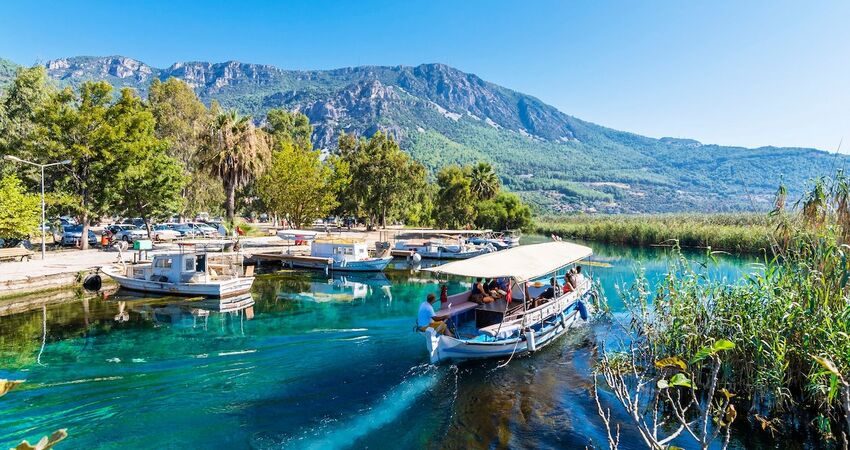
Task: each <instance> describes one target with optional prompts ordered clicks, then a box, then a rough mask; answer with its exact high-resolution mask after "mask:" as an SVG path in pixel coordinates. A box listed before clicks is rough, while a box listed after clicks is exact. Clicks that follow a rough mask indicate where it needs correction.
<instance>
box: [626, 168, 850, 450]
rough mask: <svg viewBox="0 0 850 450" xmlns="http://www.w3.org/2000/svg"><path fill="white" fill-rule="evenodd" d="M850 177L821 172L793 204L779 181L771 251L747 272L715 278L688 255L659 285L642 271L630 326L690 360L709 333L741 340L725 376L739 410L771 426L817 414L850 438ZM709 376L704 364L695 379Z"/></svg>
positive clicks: (633, 289)
mask: <svg viewBox="0 0 850 450" xmlns="http://www.w3.org/2000/svg"><path fill="white" fill-rule="evenodd" d="M849 185H850V184H848V182H847V179H846V178H845V177H844V175H843V173H842V172H839V173H838V174H837V175H836V176H835V177H834V178H822V179H818V180H816V182H815V183H814V185H813V187H812V189H811V191H809V192H808V193H807V194H806V195H804V196H803V198H801V199H800V201H799V202H797V206H798V207H797V208H796V209H795V210H794V211H788V210H787V209H786V208H785V204H784V203H785V200H784V198H780V196H781V195H782V194H783V189H780V190H779V192H778V193H777V194H778V195H777V202H776V209H775V210H774V211H773V212H772V213H771V214H770V215H766V216H765V220H766V221H768V222H764V223H763V224H762V225H760V226H761V227H764V228H768V229H769V230H770V231H769V236H768V238H769V248H770V253H768V254H766V255H765V256H764V258H763V260H762V261H761V263H759V264H757V265H756V266H755V267H754V269H753V271H752V272H751V273H750V274H749V275H747V276H745V277H744V279H743V280H740V282H737V283H734V284H728V283H726V282H723V281H718V280H713V279H711V278H710V275H709V271H707V270H706V269H705V267H704V265H701V264H696V263H694V264H692V263H691V262H690V261H689V260H688V259H687V258H685V257H684V256H681V255H680V257H679V258H678V259H677V261H676V263H675V264H674V266H673V267H671V268H670V270H669V271H668V275H667V277H666V279H665V280H664V282H663V283H661V284H660V285H658V286H657V287H655V289H654V290H653V289H651V288H650V287H649V286H648V284H647V283H646V280H645V279H643V278H641V277H639V278H638V281H637V283H636V284H635V285H634V286H630V287H627V288H626V289H624V290H623V294H624V296H625V300H626V304H627V306H628V307H629V309H630V311H631V314H630V322H629V323H630V331H631V332H632V333H634V336H637V337H640V338H641V339H643V338H644V337H645V338H646V341H647V342H651V343H652V345H653V346H654V354H658V355H668V356H671V357H673V356H675V357H679V358H682V359H683V360H685V361H687V360H689V359H691V358H692V357H693V356H694V355H697V354H698V352H699V351H700V349H701V348H704V346H705V345H706V343H707V342H709V343H710V342H718V341H721V340H728V341H730V342H732V343H734V348H733V349H731V350H730V351H728V352H727V353H726V354H724V363H723V368H722V370H721V371H720V372H719V374H720V375H719V382H720V383H721V384H722V386H723V388H724V389H727V390H728V391H729V392H732V393H735V394H736V395H737V397H736V399H735V401H736V402H737V403H738V405H739V409H738V410H739V411H742V412H746V414H747V417H749V418H750V419H751V420H752V421H753V422H757V423H760V424H762V425H763V426H764V427H770V428H776V429H782V428H783V427H784V428H785V429H790V428H795V427H804V426H807V425H808V424H813V425H815V427H816V428H817V430H818V431H819V434H820V436H822V437H823V438H824V439H825V440H827V441H830V440H832V441H833V442H841V443H843V444H844V445H845V448H846V445H847V444H848V443H850V383H848V381H847V380H850V301H848V295H850V286H848V279H849V278H850V246H848V245H847V243H846V242H847V237H848V232H850V209H848V208H850V205H848V203H850V202H848V199H850V195H848V192H850V189H848V186H849ZM632 225H633V224H631V223H630V226H632ZM709 253H711V252H709ZM707 376H708V374H707V373H706V372H705V371H702V372H700V371H697V376H696V379H695V380H694V381H695V383H696V384H697V385H699V384H700V382H701V381H705V377H707ZM701 377H702V378H703V379H701Z"/></svg>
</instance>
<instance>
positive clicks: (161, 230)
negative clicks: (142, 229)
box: [151, 223, 182, 241]
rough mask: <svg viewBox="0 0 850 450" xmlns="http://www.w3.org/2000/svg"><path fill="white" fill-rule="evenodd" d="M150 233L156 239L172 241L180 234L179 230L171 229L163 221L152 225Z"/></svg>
mask: <svg viewBox="0 0 850 450" xmlns="http://www.w3.org/2000/svg"><path fill="white" fill-rule="evenodd" d="M151 235H152V237H153V239H154V240H156V241H173V240H174V239H177V238H179V237H181V236H182V235H181V234H180V232H179V231H177V230H173V229H171V227H169V226H168V225H166V224H164V223H161V224H159V225H154V227H153V231H151Z"/></svg>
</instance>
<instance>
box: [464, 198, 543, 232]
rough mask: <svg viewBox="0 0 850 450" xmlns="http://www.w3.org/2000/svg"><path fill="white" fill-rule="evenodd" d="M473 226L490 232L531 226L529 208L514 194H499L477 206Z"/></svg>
mask: <svg viewBox="0 0 850 450" xmlns="http://www.w3.org/2000/svg"><path fill="white" fill-rule="evenodd" d="M475 225H476V226H477V227H479V228H489V229H492V230H513V229H522V228H527V227H529V226H530V225H531V208H529V207H528V205H526V204H524V203H523V202H522V200H520V198H519V196H518V195H516V194H511V193H508V192H499V193H498V194H496V196H495V197H493V198H492V199H490V200H485V201H483V202H481V203H479V204H478V214H477V217H476V218H475Z"/></svg>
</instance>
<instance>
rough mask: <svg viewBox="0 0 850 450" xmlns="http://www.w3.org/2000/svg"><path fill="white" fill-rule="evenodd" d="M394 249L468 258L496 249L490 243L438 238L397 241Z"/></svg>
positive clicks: (427, 256) (426, 254) (443, 256)
mask: <svg viewBox="0 0 850 450" xmlns="http://www.w3.org/2000/svg"><path fill="white" fill-rule="evenodd" d="M395 248H396V250H407V251H416V253H418V254H419V255H420V256H421V257H422V258H433V259H469V258H474V257H476V256H481V255H484V254H487V253H491V252H494V251H496V249H495V248H494V247H493V246H492V245H489V244H488V245H473V244H468V243H465V242H463V241H459V242H458V243H454V244H449V243H446V242H443V241H440V240H435V239H431V240H426V241H421V240H409V241H398V242H396V244H395Z"/></svg>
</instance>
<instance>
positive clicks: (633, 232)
mask: <svg viewBox="0 0 850 450" xmlns="http://www.w3.org/2000/svg"><path fill="white" fill-rule="evenodd" d="M534 229H535V231H536V232H537V233H540V234H544V235H551V234H554V235H558V236H560V237H563V238H576V239H585V240H591V241H599V242H609V243H619V244H631V245H640V246H650V245H671V243H672V242H673V241H677V242H678V244H679V245H680V246H682V247H692V248H711V249H714V250H725V251H729V252H735V253H751V254H763V253H764V252H765V251H769V250H770V248H771V240H770V234H771V231H772V229H771V226H770V223H769V219H768V217H767V215H765V214H743V213H741V214H656V215H594V216H591V215H576V216H550V217H543V218H540V219H538V220H537V222H536V223H535V226H534Z"/></svg>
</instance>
